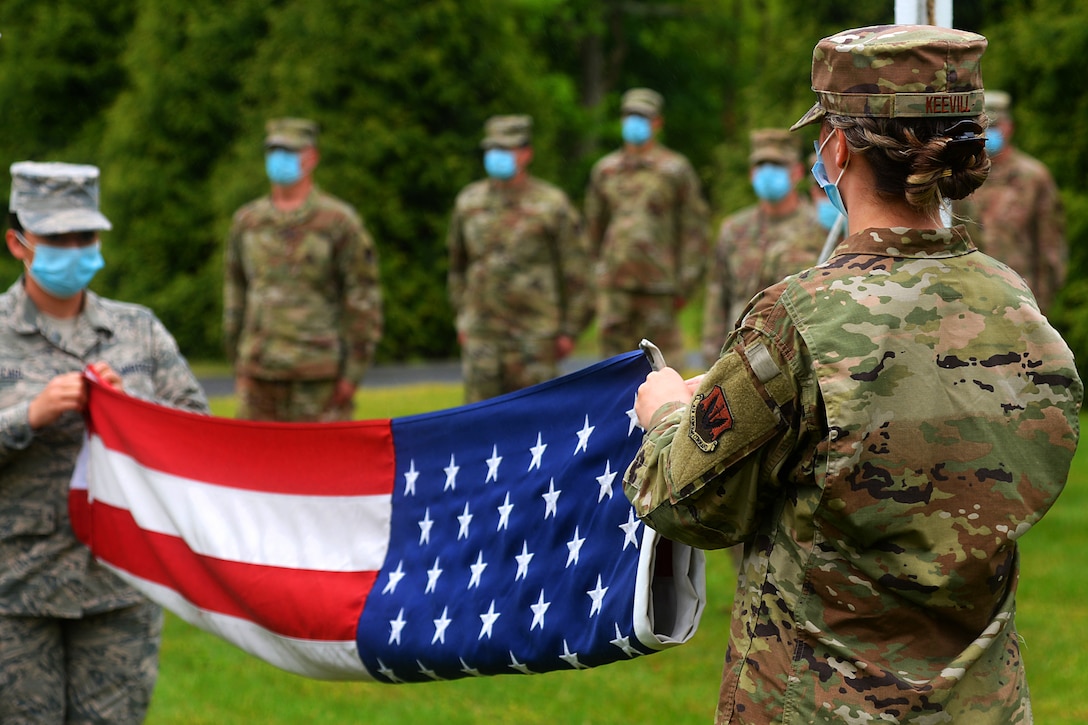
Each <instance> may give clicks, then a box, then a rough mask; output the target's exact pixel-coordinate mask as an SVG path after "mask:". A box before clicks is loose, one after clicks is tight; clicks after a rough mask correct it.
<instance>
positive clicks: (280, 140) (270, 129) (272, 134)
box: [264, 118, 317, 151]
mask: <svg viewBox="0 0 1088 725" xmlns="http://www.w3.org/2000/svg"><path fill="white" fill-rule="evenodd" d="M264 130H265V138H264V146H265V148H285V149H291V150H292V151H298V150H300V149H304V148H306V147H307V146H316V145H317V124H316V123H314V122H313V121H311V120H309V119H306V118H273V119H270V120H269V121H268V123H266V124H265V127H264Z"/></svg>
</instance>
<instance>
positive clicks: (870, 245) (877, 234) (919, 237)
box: [831, 225, 976, 258]
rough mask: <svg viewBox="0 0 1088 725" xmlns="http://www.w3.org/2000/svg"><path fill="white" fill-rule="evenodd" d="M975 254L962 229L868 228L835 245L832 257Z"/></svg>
mask: <svg viewBox="0 0 1088 725" xmlns="http://www.w3.org/2000/svg"><path fill="white" fill-rule="evenodd" d="M974 251H976V248H975V245H974V243H973V242H972V241H971V238H970V237H969V236H968V235H967V229H966V228H965V227H964V226H963V225H956V226H954V227H952V228H951V229H907V228H906V227H892V228H887V229H884V228H877V227H870V228H869V229H865V230H863V231H860V232H858V233H857V234H852V235H850V236H849V237H847V238H846V239H843V240H842V241H841V242H839V244H838V246H836V247H835V251H834V252H833V253H832V255H831V256H832V257H836V256H839V255H843V254H869V255H875V256H880V257H903V258H912V257H958V256H960V255H963V254H967V253H969V252H974Z"/></svg>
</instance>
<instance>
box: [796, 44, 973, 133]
mask: <svg viewBox="0 0 1088 725" xmlns="http://www.w3.org/2000/svg"><path fill="white" fill-rule="evenodd" d="M985 50H986V38H984V37H983V36H981V35H978V34H977V33H969V32H966V31H963V30H953V29H950V28H941V27H937V26H935V25H876V26H872V27H868V28H858V29H856V30H844V31H842V32H841V33H837V34H836V35H832V36H830V37H827V38H824V39H823V40H821V41H820V42H819V43H817V44H816V48H815V49H814V50H813V51H812V90H814V91H815V92H816V97H817V101H816V104H815V105H814V106H813V107H812V108H810V109H809V111H808V113H806V114H805V115H804V116H802V117H801V119H800V120H799V121H797V123H795V124H793V126H791V127H790V130H791V131H795V130H797V129H799V128H801V127H802V126H807V125H808V124H810V123H816V122H818V121H821V120H823V117H824V116H825V115H826V114H832V115H837V116H873V117H879V118H959V117H971V116H978V115H980V114H981V113H982V98H983V90H982V68H981V62H980V61H981V59H982V53H983V52H984V51H985Z"/></svg>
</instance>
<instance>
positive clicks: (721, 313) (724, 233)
mask: <svg viewBox="0 0 1088 725" xmlns="http://www.w3.org/2000/svg"><path fill="white" fill-rule="evenodd" d="M826 239H827V232H826V231H825V230H824V228H823V227H822V226H820V220H819V218H818V217H817V215H816V207H815V206H813V205H812V204H811V203H810V202H809V201H807V200H806V199H804V198H799V200H798V206H797V208H796V209H794V210H793V211H791V212H789V213H786V214H771V213H769V212H768V211H766V210H764V209H763V208H762V206H761V205H759V204H756V205H753V206H751V207H748V208H746V209H742V210H740V211H738V212H737V213H735V214H733V215H732V216H729V217H727V218H726V219H725V220H724V221H723V222H722V225H721V230H720V231H719V233H718V242H717V244H716V245H715V247H714V253H713V255H712V256H711V261H710V269H709V270H708V272H707V279H706V300H705V305H704V312H703V342H702V352H703V357H704V358H705V360H706V364H707V365H708V366H709V365H712V364H713V362H714V361H715V360H717V359H718V355H719V354H720V353H721V349H722V344H723V343H724V342H725V338H726V336H727V335H728V334H729V332H730V331H731V330H732V329H733V325H734V324H735V323H736V321H737V318H738V317H740V313H741V311H742V310H743V309H744V307H745V306H746V305H747V304H748V302H749V301H750V300H751V299H752V297H754V296H755V295H756V293H757V292H759V291H760V290H764V289H766V288H768V287H770V286H771V285H772V284H774V283H776V282H778V281H779V280H781V279H783V278H784V277H786V276H788V275H791V274H795V273H796V272H800V271H801V270H803V269H807V268H808V267H811V266H812V265H814V264H816V261H817V259H818V258H819V256H820V250H821V249H823V245H824V242H825V240H826Z"/></svg>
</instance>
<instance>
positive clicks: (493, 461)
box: [484, 445, 502, 483]
mask: <svg viewBox="0 0 1088 725" xmlns="http://www.w3.org/2000/svg"><path fill="white" fill-rule="evenodd" d="M500 463H502V456H500V455H499V447H498V446H497V445H493V446H491V458H488V459H487V478H485V479H484V483H488V482H489V481H498V480H499V464H500Z"/></svg>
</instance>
